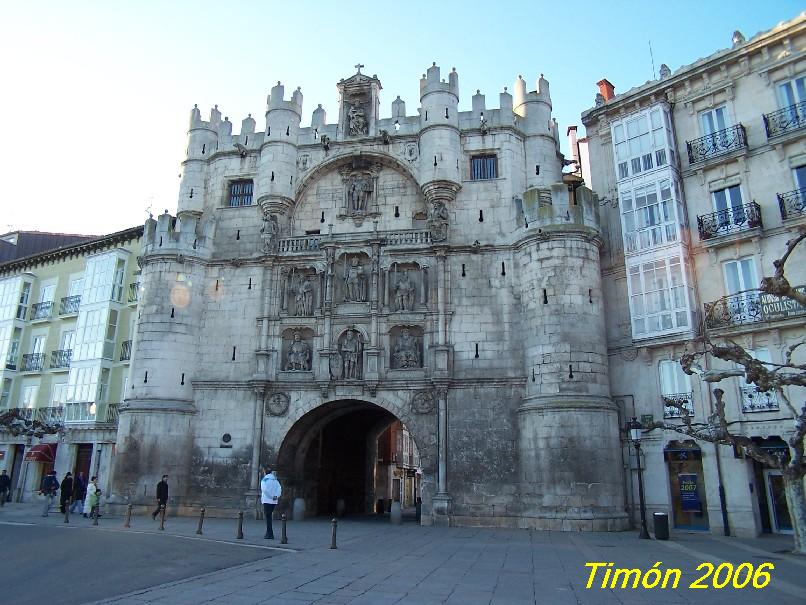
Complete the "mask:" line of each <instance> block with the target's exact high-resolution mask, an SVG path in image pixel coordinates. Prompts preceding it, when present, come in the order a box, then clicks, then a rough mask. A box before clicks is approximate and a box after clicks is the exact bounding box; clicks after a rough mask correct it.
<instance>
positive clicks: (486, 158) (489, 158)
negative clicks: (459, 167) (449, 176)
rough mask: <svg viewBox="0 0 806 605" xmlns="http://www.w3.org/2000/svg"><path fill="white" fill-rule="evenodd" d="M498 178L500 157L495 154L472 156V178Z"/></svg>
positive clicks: (483, 179) (478, 179)
mask: <svg viewBox="0 0 806 605" xmlns="http://www.w3.org/2000/svg"><path fill="white" fill-rule="evenodd" d="M497 178H498V157H497V156H495V155H476V156H473V157H471V158H470V179H471V180H473V181H486V180H489V179H497Z"/></svg>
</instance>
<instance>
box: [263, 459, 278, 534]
mask: <svg viewBox="0 0 806 605" xmlns="http://www.w3.org/2000/svg"><path fill="white" fill-rule="evenodd" d="M282 493H283V488H282V487H280V482H279V481H277V476H276V475H275V474H274V473H273V472H272V471H271V470H269V469H266V476H265V477H263V479H261V480H260V501H261V502H262V503H263V516H265V517H266V535H265V536H263V537H264V538H265V539H266V540H274V528H273V527H272V524H271V517H272V515H273V514H274V507H275V506H277V502H278V501H279V500H280V495H281V494H282Z"/></svg>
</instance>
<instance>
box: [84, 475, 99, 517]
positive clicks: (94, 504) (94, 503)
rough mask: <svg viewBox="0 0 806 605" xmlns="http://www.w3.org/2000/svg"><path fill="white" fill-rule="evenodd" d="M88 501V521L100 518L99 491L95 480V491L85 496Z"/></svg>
mask: <svg viewBox="0 0 806 605" xmlns="http://www.w3.org/2000/svg"><path fill="white" fill-rule="evenodd" d="M87 497H88V498H89V500H90V519H94V518H97V517H100V516H101V490H100V489H99V488H98V484H97V480H96V483H95V491H93V492H92V494H90V495H88V496H87Z"/></svg>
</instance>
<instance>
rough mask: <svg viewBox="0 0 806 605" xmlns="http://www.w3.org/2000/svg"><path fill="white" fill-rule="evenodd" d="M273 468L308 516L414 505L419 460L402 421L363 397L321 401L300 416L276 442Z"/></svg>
mask: <svg viewBox="0 0 806 605" xmlns="http://www.w3.org/2000/svg"><path fill="white" fill-rule="evenodd" d="M277 470H278V472H279V474H280V477H281V479H284V481H285V483H286V484H287V485H288V488H289V489H288V492H289V494H290V495H291V496H292V497H293V498H304V500H305V511H306V515H307V516H314V515H328V516H330V515H364V514H371V513H378V512H387V511H388V510H389V507H390V505H391V502H392V501H393V500H397V501H400V502H401V505H402V507H403V508H404V509H405V508H406V507H407V506H409V508H410V509H412V510H413V507H414V503H415V501H416V498H417V497H418V496H419V484H420V483H419V478H420V473H421V471H420V460H419V454H418V453H417V447H416V445H415V444H414V441H413V439H412V438H411V436H410V435H409V433H408V430H407V429H406V427H405V425H403V424H402V423H401V422H400V421H399V420H398V418H397V417H396V416H395V415H394V414H392V413H391V412H389V411H387V410H385V409H383V408H381V407H379V406H377V405H374V404H372V403H368V402H365V401H358V400H343V401H336V402H330V403H326V404H324V405H322V406H319V407H318V408H316V409H314V410H312V411H310V412H309V413H307V414H306V415H305V416H303V417H302V418H300V419H299V420H298V421H297V422H296V423H295V424H294V426H293V427H292V428H291V430H289V432H288V434H287V435H286V437H285V439H284V440H283V444H282V446H281V447H280V451H279V455H278V461H277Z"/></svg>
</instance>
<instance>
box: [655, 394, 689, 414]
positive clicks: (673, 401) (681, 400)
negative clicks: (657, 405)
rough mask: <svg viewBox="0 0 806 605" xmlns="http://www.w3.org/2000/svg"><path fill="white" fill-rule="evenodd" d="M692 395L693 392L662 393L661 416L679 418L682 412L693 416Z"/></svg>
mask: <svg viewBox="0 0 806 605" xmlns="http://www.w3.org/2000/svg"><path fill="white" fill-rule="evenodd" d="M692 395H693V393H671V394H668V395H662V396H661V397H662V398H663V417H664V418H680V417H682V416H683V414H685V415H686V416H693V415H694V404H693V403H692Z"/></svg>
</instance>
